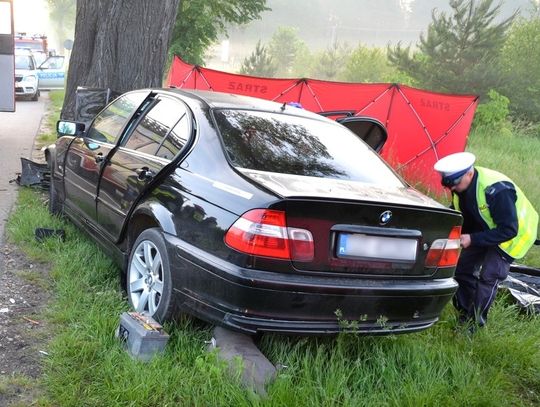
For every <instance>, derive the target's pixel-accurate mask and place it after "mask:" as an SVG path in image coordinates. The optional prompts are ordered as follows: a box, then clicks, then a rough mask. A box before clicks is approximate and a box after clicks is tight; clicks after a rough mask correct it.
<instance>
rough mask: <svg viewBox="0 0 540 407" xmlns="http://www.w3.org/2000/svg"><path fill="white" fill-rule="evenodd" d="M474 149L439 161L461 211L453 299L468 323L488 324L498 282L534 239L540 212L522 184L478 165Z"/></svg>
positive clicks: (445, 183)
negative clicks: (525, 193)
mask: <svg viewBox="0 0 540 407" xmlns="http://www.w3.org/2000/svg"><path fill="white" fill-rule="evenodd" d="M475 159H476V158H475V156H474V155H473V154H471V153H469V152H463V153H456V154H451V155H449V156H446V157H444V158H442V159H440V160H439V161H437V163H436V164H435V170H436V171H437V172H439V173H440V175H441V183H442V185H443V186H444V187H446V188H449V189H450V190H451V191H452V206H453V208H455V209H457V210H459V211H461V213H462V215H463V227H462V235H461V239H460V241H461V247H462V251H461V256H460V258H459V261H458V264H457V267H456V274H455V279H456V280H457V282H458V284H459V288H458V290H457V292H456V295H455V296H454V299H453V303H454V306H455V308H456V309H457V311H458V313H459V321H460V323H463V324H470V326H471V328H472V329H473V330H474V326H475V324H474V323H476V325H478V326H480V327H481V326H484V325H485V323H486V320H487V314H488V311H489V307H490V306H491V304H492V303H493V300H494V299H495V295H496V293H497V286H498V284H499V282H501V281H502V280H504V279H505V278H506V277H507V275H508V270H509V269H510V264H511V263H512V262H513V261H514V259H520V258H522V257H523V256H525V254H526V253H527V251H528V250H529V248H530V247H531V246H532V245H533V244H534V242H535V240H536V237H537V230H538V213H537V212H536V211H535V210H534V208H533V206H532V205H531V203H530V202H529V200H528V199H527V198H526V197H525V195H524V194H523V192H522V191H521V189H519V187H518V186H517V185H516V184H515V183H514V182H513V181H512V180H511V179H509V178H508V177H506V176H505V175H503V174H501V173H499V172H496V171H493V170H490V169H487V168H482V167H478V166H476V167H475V166H474V165H473V164H474V162H475Z"/></svg>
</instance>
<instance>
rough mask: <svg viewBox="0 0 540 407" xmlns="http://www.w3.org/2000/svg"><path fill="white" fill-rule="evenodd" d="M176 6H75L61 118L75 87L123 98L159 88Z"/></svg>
mask: <svg viewBox="0 0 540 407" xmlns="http://www.w3.org/2000/svg"><path fill="white" fill-rule="evenodd" d="M178 3H179V0H161V1H159V2H157V1H154V0H137V1H129V0H101V1H95V0H78V1H77V19H76V23H75V41H74V44H73V52H72V54H71V60H70V64H69V71H68V76H67V86H66V96H65V99H64V105H63V108H62V114H61V117H62V118H64V119H73V118H74V117H75V90H76V88H77V87H78V86H85V87H90V88H110V89H113V90H115V91H118V92H125V91H128V90H132V89H137V88H145V87H153V86H161V84H162V78H163V71H164V67H165V62H166V59H167V49H168V45H169V40H170V36H171V33H172V29H173V26H174V20H175V17H176V11H177V8H178Z"/></svg>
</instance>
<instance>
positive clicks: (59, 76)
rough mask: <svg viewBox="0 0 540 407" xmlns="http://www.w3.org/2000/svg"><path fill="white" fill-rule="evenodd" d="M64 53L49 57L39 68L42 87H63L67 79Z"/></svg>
mask: <svg viewBox="0 0 540 407" xmlns="http://www.w3.org/2000/svg"><path fill="white" fill-rule="evenodd" d="M64 63H65V58H64V56H63V55H54V56H50V57H48V58H47V59H46V60H45V61H43V63H42V64H41V65H40V66H39V68H38V78H39V88H40V89H63V88H64V83H65V79H66V72H65V67H64Z"/></svg>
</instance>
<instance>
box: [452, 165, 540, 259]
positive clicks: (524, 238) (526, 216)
mask: <svg viewBox="0 0 540 407" xmlns="http://www.w3.org/2000/svg"><path fill="white" fill-rule="evenodd" d="M475 168H476V171H477V172H478V177H477V180H476V202H477V204H478V212H479V213H480V216H481V217H482V219H483V220H484V222H486V224H487V225H488V227H489V228H490V229H495V227H496V226H497V225H496V224H495V222H494V221H493V218H492V217H491V213H490V212H489V207H488V204H487V200H486V190H487V189H488V188H489V187H490V186H491V185H493V184H495V183H496V182H501V181H508V182H511V183H512V184H513V185H514V187H515V188H516V195H517V200H516V203H515V204H516V212H517V218H518V232H517V235H516V236H515V237H514V238H512V239H510V240H507V241H506V242H503V243H501V244H499V247H500V248H501V249H502V250H503V251H504V252H505V253H506V254H508V255H509V256H511V257H513V258H514V259H521V258H522V257H523V256H525V254H527V251H528V250H529V249H530V248H531V246H532V245H533V244H534V241H535V240H536V236H537V233H538V213H537V212H536V211H535V210H534V208H533V206H532V204H531V203H530V202H529V200H528V199H527V197H526V196H525V194H524V193H523V192H522V191H521V189H520V188H519V187H518V186H517V185H516V184H515V183H514V182H513V181H512V180H511V179H510V178H508V177H507V176H505V175H503V174H501V173H499V172H497V171H493V170H490V169H487V168H482V167H475ZM453 202H454V208H456V209H457V210H458V211H459V210H460V209H459V198H458V196H457V195H456V194H453Z"/></svg>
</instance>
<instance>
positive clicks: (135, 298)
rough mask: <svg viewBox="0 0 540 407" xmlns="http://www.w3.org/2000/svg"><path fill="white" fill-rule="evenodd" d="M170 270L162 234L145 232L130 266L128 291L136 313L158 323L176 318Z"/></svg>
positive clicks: (137, 241)
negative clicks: (147, 316)
mask: <svg viewBox="0 0 540 407" xmlns="http://www.w3.org/2000/svg"><path fill="white" fill-rule="evenodd" d="M170 270H171V269H170V263H169V256H168V254H167V250H166V248H165V239H164V238H163V235H162V232H161V230H160V229H158V228H152V229H146V230H145V231H143V232H142V233H141V234H140V235H139V237H138V238H137V240H136V241H135V243H134V244H133V247H132V250H131V253H130V256H129V262H128V269H127V275H126V277H127V278H126V291H127V294H128V298H129V303H130V305H131V306H132V307H133V309H135V310H136V311H137V312H139V313H141V314H145V315H149V316H151V317H153V318H154V319H155V320H157V321H159V322H164V321H166V320H169V319H171V318H172V317H173V316H174V315H173V314H174V309H175V301H174V296H173V290H172V288H173V287H172V279H171V271H170Z"/></svg>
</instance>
